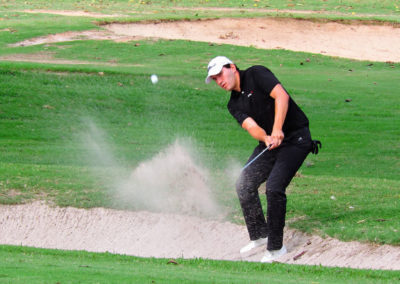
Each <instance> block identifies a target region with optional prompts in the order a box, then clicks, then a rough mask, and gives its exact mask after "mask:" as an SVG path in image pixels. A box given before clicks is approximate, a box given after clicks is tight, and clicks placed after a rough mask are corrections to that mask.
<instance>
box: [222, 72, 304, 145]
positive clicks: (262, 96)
mask: <svg viewBox="0 0 400 284" xmlns="http://www.w3.org/2000/svg"><path fill="white" fill-rule="evenodd" d="M239 74H240V90H241V91H240V92H236V91H232V93H231V98H230V100H229V102H228V110H229V112H230V113H231V114H232V116H233V117H234V118H235V119H236V120H237V122H238V123H239V124H240V125H242V123H243V121H244V120H245V119H246V118H248V117H251V118H253V119H254V120H255V122H257V124H258V125H259V126H260V127H261V128H263V129H264V130H265V131H266V132H267V134H268V135H271V132H272V127H273V125H274V119H275V100H274V99H273V98H272V97H271V96H270V93H271V91H272V89H273V88H274V87H275V86H276V85H277V84H280V82H279V80H278V79H277V78H276V77H275V75H274V74H273V73H272V72H271V71H270V70H269V69H268V68H266V67H264V66H252V67H250V68H248V69H246V70H244V71H242V70H239ZM304 127H308V119H307V117H306V115H305V114H304V112H303V111H302V110H301V109H300V108H299V107H298V106H297V104H296V103H295V102H294V101H293V99H292V98H291V97H290V95H289V108H288V111H287V114H286V119H285V122H284V124H283V128H282V131H283V133H284V134H285V138H286V137H289V136H290V134H291V133H293V132H295V131H296V130H299V129H302V128H304Z"/></svg>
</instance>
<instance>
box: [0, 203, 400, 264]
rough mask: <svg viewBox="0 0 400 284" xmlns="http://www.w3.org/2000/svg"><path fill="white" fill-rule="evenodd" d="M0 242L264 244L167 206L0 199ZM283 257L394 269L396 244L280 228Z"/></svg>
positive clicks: (173, 249) (179, 246) (168, 246)
mask: <svg viewBox="0 0 400 284" xmlns="http://www.w3.org/2000/svg"><path fill="white" fill-rule="evenodd" d="M0 224H1V226H2V227H4V228H7V230H2V231H0V243H1V244H9V245H23V246H31V247H39V248H52V249H64V250H85V251H91V252H110V253H116V254H127V255H134V256H140V257H158V258H206V259H216V260H232V261H252V262H253V261H259V260H260V259H261V257H262V255H263V254H264V250H265V247H260V248H257V249H255V250H253V251H251V252H250V253H247V254H242V255H241V254H240V253H239V249H240V247H242V246H243V245H244V244H246V243H247V242H248V235H247V231H246V227H245V226H241V225H237V224H232V223H229V222H223V221H216V220H211V219H205V218H199V217H195V216H187V215H181V214H172V213H151V212H146V211H136V212H132V211H121V210H113V209H106V208H92V209H78V208H72V207H63V208H61V207H50V206H48V205H46V204H45V203H43V202H33V203H30V204H22V205H0ZM284 243H285V245H286V247H287V248H288V254H287V255H284V256H282V257H281V258H280V259H278V261H279V262H282V263H290V264H307V265H323V266H332V267H335V266H336V267H350V268H359V269H386V270H399V269H400V261H399V260H400V247H396V246H389V245H384V246H378V245H374V244H363V243H359V242H341V241H339V240H337V239H333V238H324V239H323V238H321V237H319V236H311V235H307V234H305V233H302V232H299V231H296V230H293V229H286V230H285V238H284Z"/></svg>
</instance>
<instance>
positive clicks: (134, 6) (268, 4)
mask: <svg viewBox="0 0 400 284" xmlns="http://www.w3.org/2000/svg"><path fill="white" fill-rule="evenodd" d="M215 7H217V8H230V10H226V9H225V10H224V11H223V14H221V11H218V10H213V9H212V8H215ZM198 8H201V9H198ZM203 8H206V9H203ZM210 8H211V9H210ZM37 9H41V10H80V11H87V12H93V13H100V14H101V13H103V14H112V15H114V16H113V17H112V18H108V17H103V18H102V17H101V16H99V18H98V19H99V21H100V22H102V21H104V22H110V21H111V22H112V21H115V20H118V21H132V20H133V21H137V20H154V19H168V20H175V19H201V18H220V17H265V16H267V15H269V16H283V17H299V18H313V19H333V20H340V19H348V20H349V19H357V20H377V21H385V22H397V23H398V22H400V1H399V0H395V1H393V0H390V1H389V0H385V1H382V0H363V1H352V0H347V1H346V0H330V1H323V0H285V1H280V0H268V1H254V0H229V1H227V0H225V1H224V0H201V1H197V0H175V1H170V0H129V1H128V0H114V1H103V0H81V1H79V2H78V1H73V0H68V1H55V0H52V1H47V0H46V1H45V0H35V1H24V0H14V1H12V0H11V1H5V0H3V1H1V2H0V10H4V11H5V12H7V13H10V12H11V13H13V14H14V12H15V11H24V10H37ZM277 10H279V11H277ZM292 11H293V12H292ZM308 11H323V12H327V13H325V14H323V15H321V14H319V13H309V12H308ZM294 12H296V13H294ZM5 18H7V16H6V17H5ZM76 18H79V17H74V19H76Z"/></svg>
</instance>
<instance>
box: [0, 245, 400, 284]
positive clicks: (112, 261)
mask: <svg viewBox="0 0 400 284" xmlns="http://www.w3.org/2000/svg"><path fill="white" fill-rule="evenodd" d="M0 257H1V258H2V259H7V263H6V264H4V265H0V282H3V281H2V279H4V280H6V281H7V282H9V283H11V282H12V283H27V282H29V283H50V282H51V283H77V282H80V283H394V282H396V281H398V280H400V273H399V272H398V271H397V272H396V271H385V272H384V271H368V270H355V269H342V268H323V267H318V266H296V265H285V264H277V263H276V264H272V265H266V264H260V263H247V262H228V261H209V260H201V259H196V260H183V259H177V260H174V262H172V263H171V262H170V260H168V259H144V258H137V257H130V256H121V255H112V254H107V253H87V252H67V251H55V250H39V249H33V248H26V247H14V246H0Z"/></svg>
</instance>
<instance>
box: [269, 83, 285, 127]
mask: <svg viewBox="0 0 400 284" xmlns="http://www.w3.org/2000/svg"><path fill="white" fill-rule="evenodd" d="M270 96H271V97H272V98H273V99H275V119H274V125H273V128H272V132H274V130H278V131H282V127H283V123H284V122H285V118H286V114H287V111H288V108H289V95H288V94H287V93H286V91H285V89H284V88H283V87H282V85H281V84H278V85H276V86H275V87H274V88H273V89H272V91H271V94H270Z"/></svg>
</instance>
